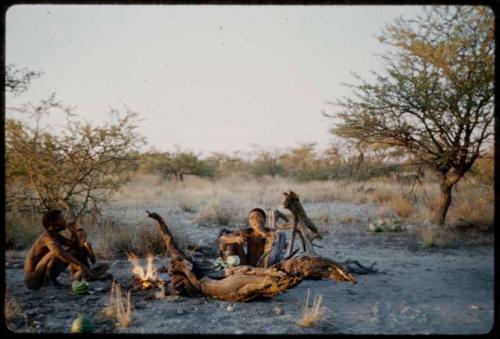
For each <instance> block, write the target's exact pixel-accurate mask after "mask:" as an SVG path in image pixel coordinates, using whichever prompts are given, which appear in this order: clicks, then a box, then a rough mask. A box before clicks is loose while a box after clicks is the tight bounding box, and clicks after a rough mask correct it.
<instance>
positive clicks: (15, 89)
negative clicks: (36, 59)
mask: <svg viewBox="0 0 500 339" xmlns="http://www.w3.org/2000/svg"><path fill="white" fill-rule="evenodd" d="M41 74H42V72H37V71H31V70H28V69H26V68H23V69H20V68H18V67H16V66H15V65H13V64H8V65H5V91H6V92H9V93H12V94H14V95H17V94H20V93H23V92H26V91H27V90H28V87H29V85H30V83H31V80H33V79H34V78H38V77H40V75H41Z"/></svg>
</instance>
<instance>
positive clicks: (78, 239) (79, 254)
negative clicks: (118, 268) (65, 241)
mask: <svg viewBox="0 0 500 339" xmlns="http://www.w3.org/2000/svg"><path fill="white" fill-rule="evenodd" d="M68 229H69V230H70V232H71V241H72V242H73V248H74V249H75V250H76V254H75V257H76V258H77V259H78V260H79V261H80V262H82V263H84V264H85V265H87V266H89V267H90V263H92V265H95V263H96V258H95V255H94V250H93V248H92V245H91V244H90V242H89V241H88V240H87V232H85V230H84V229H83V228H78V227H77V225H76V224H75V223H71V224H70V225H68ZM108 269H109V265H108V264H99V265H95V266H94V267H93V268H92V269H91V271H92V272H93V273H95V274H96V275H97V277H95V278H98V277H99V278H100V277H101V276H102V275H103V274H104V273H105V272H106V271H107V270H108ZM82 275H83V272H82V271H81V269H80V267H79V266H76V265H69V277H70V281H74V280H80V279H81V278H82ZM87 280H90V281H92V280H95V279H94V278H93V277H87Z"/></svg>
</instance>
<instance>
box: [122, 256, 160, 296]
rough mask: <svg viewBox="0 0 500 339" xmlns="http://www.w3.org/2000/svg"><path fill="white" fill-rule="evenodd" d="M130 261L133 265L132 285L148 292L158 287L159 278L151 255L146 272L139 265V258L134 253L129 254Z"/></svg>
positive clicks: (148, 257) (148, 258)
mask: <svg viewBox="0 0 500 339" xmlns="http://www.w3.org/2000/svg"><path fill="white" fill-rule="evenodd" d="M127 257H128V261H129V262H130V263H131V264H132V279H133V282H132V285H135V287H139V288H141V289H143V290H147V289H149V288H151V287H156V286H158V277H157V275H156V269H155V268H154V266H153V260H154V257H153V255H151V254H149V255H148V256H147V258H146V260H147V265H146V271H144V268H143V267H142V266H141V264H140V263H139V258H138V257H137V256H136V255H135V254H134V253H132V252H127Z"/></svg>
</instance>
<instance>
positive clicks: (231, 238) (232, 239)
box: [217, 228, 252, 245]
mask: <svg viewBox="0 0 500 339" xmlns="http://www.w3.org/2000/svg"><path fill="white" fill-rule="evenodd" d="M251 232H252V230H251V229H247V228H245V229H242V230H240V231H239V232H238V231H236V232H233V233H229V234H225V235H221V236H220V237H219V238H218V239H217V240H218V241H219V242H221V243H223V244H228V245H229V244H238V245H242V244H244V243H245V241H246V238H247V237H248V236H249V235H250V233H251Z"/></svg>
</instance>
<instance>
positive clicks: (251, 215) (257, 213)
mask: <svg viewBox="0 0 500 339" xmlns="http://www.w3.org/2000/svg"><path fill="white" fill-rule="evenodd" d="M248 221H249V222H250V226H252V228H254V226H255V225H259V226H260V227H262V226H264V224H265V223H266V212H264V210H263V209H261V208H253V209H251V210H250V212H248Z"/></svg>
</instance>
